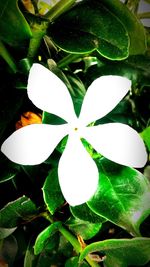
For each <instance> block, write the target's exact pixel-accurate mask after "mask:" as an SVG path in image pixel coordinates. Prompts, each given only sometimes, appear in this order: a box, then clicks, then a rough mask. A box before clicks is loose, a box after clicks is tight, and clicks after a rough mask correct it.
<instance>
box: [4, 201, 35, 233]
mask: <svg viewBox="0 0 150 267" xmlns="http://www.w3.org/2000/svg"><path fill="white" fill-rule="evenodd" d="M35 214H37V209H36V206H35V204H34V203H33V202H32V201H31V200H30V199H29V198H27V197H26V196H23V197H20V198H18V199H17V200H15V201H12V202H9V203H8V204H7V205H6V206H4V207H3V208H2V209H1V210H0V227H4V228H13V227H16V226H17V225H18V224H19V222H20V221H22V220H26V219H29V218H30V217H32V216H33V215H35Z"/></svg>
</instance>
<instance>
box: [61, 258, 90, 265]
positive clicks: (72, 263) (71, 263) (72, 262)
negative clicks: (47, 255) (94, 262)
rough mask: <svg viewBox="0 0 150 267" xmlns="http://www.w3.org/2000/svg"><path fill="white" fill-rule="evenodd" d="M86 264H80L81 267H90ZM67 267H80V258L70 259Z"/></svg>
mask: <svg viewBox="0 0 150 267" xmlns="http://www.w3.org/2000/svg"><path fill="white" fill-rule="evenodd" d="M88 266H89V265H88V264H87V263H86V262H82V263H80V267H88ZM65 267H79V257H72V258H70V259H68V260H67V261H66V263H65Z"/></svg>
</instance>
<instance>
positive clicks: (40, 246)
mask: <svg viewBox="0 0 150 267" xmlns="http://www.w3.org/2000/svg"><path fill="white" fill-rule="evenodd" d="M60 226H61V222H54V223H53V224H51V225H50V226H48V227H47V228H46V229H44V230H43V231H42V232H41V233H40V234H39V235H38V237H37V238H36V241H35V245H34V253H35V255H38V254H39V253H41V252H42V251H43V250H44V249H45V248H46V246H47V245H48V247H49V249H50V247H51V249H53V248H54V247H55V245H56V243H57V236H56V235H55V233H56V232H57V231H58V229H59V227H60Z"/></svg>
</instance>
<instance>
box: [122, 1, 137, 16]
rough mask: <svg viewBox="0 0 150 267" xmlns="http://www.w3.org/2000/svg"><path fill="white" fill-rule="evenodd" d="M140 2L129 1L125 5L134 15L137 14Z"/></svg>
mask: <svg viewBox="0 0 150 267" xmlns="http://www.w3.org/2000/svg"><path fill="white" fill-rule="evenodd" d="M139 2H140V0H127V1H125V4H126V5H127V7H128V8H129V9H130V10H131V11H132V12H133V13H134V14H137V11H138V6H139Z"/></svg>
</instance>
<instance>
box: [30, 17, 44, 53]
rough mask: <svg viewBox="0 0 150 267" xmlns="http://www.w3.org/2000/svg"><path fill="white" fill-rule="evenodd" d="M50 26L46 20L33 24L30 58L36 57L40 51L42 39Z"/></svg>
mask: <svg viewBox="0 0 150 267" xmlns="http://www.w3.org/2000/svg"><path fill="white" fill-rule="evenodd" d="M47 27H48V22H46V21H44V22H43V23H41V24H37V23H35V24H33V25H31V29H32V38H31V39H30V44H29V49H28V55H27V57H28V58H34V57H35V56H36V54H37V52H38V49H39V47H40V44H41V41H42V39H43V37H44V35H45V34H46V31H47Z"/></svg>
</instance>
